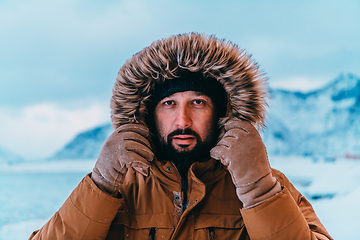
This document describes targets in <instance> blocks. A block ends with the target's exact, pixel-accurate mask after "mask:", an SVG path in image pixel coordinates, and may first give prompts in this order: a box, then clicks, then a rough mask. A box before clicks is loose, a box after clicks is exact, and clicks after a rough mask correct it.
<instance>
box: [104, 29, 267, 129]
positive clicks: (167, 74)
mask: <svg viewBox="0 0 360 240" xmlns="http://www.w3.org/2000/svg"><path fill="white" fill-rule="evenodd" d="M184 71H191V72H201V73H202V74H203V75H204V76H205V77H212V78H215V79H217V80H218V81H219V82H220V83H221V84H222V85H223V86H224V89H225V91H226V92H227V94H228V110H227V116H226V117H225V118H222V119H221V121H220V126H221V125H222V124H223V123H224V122H225V121H226V120H227V119H228V118H229V117H236V118H239V119H241V120H245V121H248V122H250V123H252V124H254V125H255V126H256V127H257V128H261V127H263V126H264V117H265V108H266V101H265V96H266V86H265V83H266V78H265V77H264V75H263V73H262V72H261V71H260V70H259V68H258V65H257V63H256V62H254V61H252V59H251V56H250V55H248V54H246V53H245V52H244V50H241V49H239V48H238V46H237V45H235V44H233V43H231V42H228V41H225V40H220V39H217V38H216V37H215V36H206V35H203V34H198V33H189V34H181V35H175V36H171V37H169V38H166V39H161V40H159V41H155V42H153V43H152V44H151V45H150V46H149V47H146V48H144V49H143V50H141V51H140V52H138V53H136V54H135V55H134V56H133V57H132V58H130V59H129V60H127V61H126V63H125V64H124V65H123V66H122V67H121V69H120V71H119V73H118V75H117V78H116V82H115V85H114V88H113V95H112V99H111V105H110V106H111V120H112V125H113V128H114V129H116V128H118V127H119V126H120V125H122V124H126V123H143V124H145V125H146V121H145V119H146V115H147V105H148V103H149V99H150V97H151V94H152V92H153V90H154V86H155V83H156V82H158V81H166V80H168V79H173V78H176V77H178V76H180V75H181V73H182V72H184Z"/></svg>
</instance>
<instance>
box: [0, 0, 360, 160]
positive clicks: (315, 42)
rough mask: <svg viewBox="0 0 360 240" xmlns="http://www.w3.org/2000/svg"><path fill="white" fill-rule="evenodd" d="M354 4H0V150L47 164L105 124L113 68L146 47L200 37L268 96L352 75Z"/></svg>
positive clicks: (358, 21) (358, 35)
mask: <svg viewBox="0 0 360 240" xmlns="http://www.w3.org/2000/svg"><path fill="white" fill-rule="evenodd" d="M359 12H360V2H359V1H356V0H353V1H350V0H341V1H340V0H339V1H325V0H311V1H310V0H303V1H285V0H284V1H276V0H273V1H265V0H263V1H260V0H255V1H239V0H238V1H235V0H233V1H231V0H225V1H214V0H201V1H194V0H182V1H176V0H167V1H166V0H153V1H150V0H125V1H115V0H111V1H110V0H109V1H101V2H100V1H94V0H90V1H89V0H87V1H85V0H77V1H76V0H54V1H45V0H27V1H25V0H24V1H21V0H12V1H10V0H0V146H2V147H6V148H7V149H10V150H11V151H13V152H15V153H18V154H20V155H22V156H23V157H25V158H41V157H46V156H49V155H51V154H52V153H54V152H55V151H56V150H58V149H60V148H61V147H62V146H63V145H64V144H65V143H66V142H67V141H69V140H71V138H73V137H74V136H75V135H76V134H77V133H78V132H79V131H82V130H85V129H88V128H89V127H93V126H96V125H98V124H102V123H105V122H108V121H109V119H110V114H109V99H110V95H111V89H112V86H113V84H114V81H115V77H116V74H117V72H118V70H119V68H120V67H121V65H122V64H123V63H124V62H125V61H126V60H127V59H128V58H130V57H131V56H132V54H134V53H136V52H138V51H140V50H141V49H142V48H144V47H146V46H148V45H149V44H150V43H151V42H153V41H155V40H158V39H160V38H164V37H168V36H170V35H173V34H178V33H184V32H191V31H196V32H201V33H206V34H215V35H216V36H217V37H219V38H225V39H227V40H230V41H232V42H234V43H236V44H238V45H239V46H240V47H241V48H244V49H246V51H247V52H248V53H250V54H252V55H253V58H254V59H255V60H256V61H257V62H258V63H259V65H260V67H261V68H262V69H263V70H264V71H265V72H266V73H267V76H268V77H269V85H270V86H271V87H281V88H287V89H293V90H300V91H308V90H311V89H315V88H318V87H321V86H323V85H324V84H326V83H327V82H329V81H331V80H333V79H334V78H336V77H337V76H338V75H339V74H341V73H348V72H351V73H353V74H355V75H357V76H359V75H360V64H359V63H360V30H359V26H360V16H359Z"/></svg>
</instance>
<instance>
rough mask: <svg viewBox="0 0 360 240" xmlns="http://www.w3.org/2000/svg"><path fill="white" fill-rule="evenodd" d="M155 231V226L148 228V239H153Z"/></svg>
mask: <svg viewBox="0 0 360 240" xmlns="http://www.w3.org/2000/svg"><path fill="white" fill-rule="evenodd" d="M155 232H156V228H153V227H152V228H150V232H149V240H154V239H155Z"/></svg>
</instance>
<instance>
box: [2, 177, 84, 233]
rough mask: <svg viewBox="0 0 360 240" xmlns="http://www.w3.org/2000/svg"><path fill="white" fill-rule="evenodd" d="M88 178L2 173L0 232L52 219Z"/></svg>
mask: <svg viewBox="0 0 360 240" xmlns="http://www.w3.org/2000/svg"><path fill="white" fill-rule="evenodd" d="M85 175H86V173H79V172H76V173H71V172H70V173H16V172H11V173H4V172H1V173H0V229H1V228H2V227H3V226H5V225H11V224H17V223H19V222H26V221H30V220H39V219H49V218H50V217H51V216H52V215H53V214H54V213H55V212H56V211H57V210H58V209H59V208H60V207H61V205H62V204H63V203H64V201H65V200H66V198H67V197H68V196H69V195H70V193H71V191H72V190H73V189H74V188H75V187H76V186H77V184H78V183H79V182H80V181H81V179H82V178H83V177H84V176H85ZM34 230H35V229H34Z"/></svg>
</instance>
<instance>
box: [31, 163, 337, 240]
mask: <svg viewBox="0 0 360 240" xmlns="http://www.w3.org/2000/svg"><path fill="white" fill-rule="evenodd" d="M188 174H189V179H188V186H189V187H188V191H187V195H188V196H187V198H188V200H189V201H188V203H189V204H188V206H187V208H186V210H185V212H184V213H183V214H182V215H181V212H182V197H183V196H182V195H181V181H180V175H179V173H178V171H177V170H176V169H175V167H174V166H173V165H172V164H171V163H169V162H167V163H161V162H159V161H157V160H156V161H155V162H154V163H152V165H151V171H150V175H149V177H144V176H143V175H142V174H140V173H138V172H136V171H134V170H132V169H130V170H129V172H128V174H127V175H126V179H125V181H124V184H123V186H122V188H121V193H122V195H123V198H121V199H116V198H112V197H110V196H109V195H107V194H105V193H103V192H102V191H101V190H99V189H98V188H97V186H96V185H95V184H94V183H93V181H92V180H91V179H90V177H89V176H86V177H85V178H84V179H83V181H82V182H81V183H80V184H79V186H78V187H77V188H76V189H75V190H74V191H73V192H72V193H71V195H70V197H69V198H68V199H67V200H66V202H65V203H64V205H63V206H62V207H61V208H60V210H59V211H58V212H57V213H56V214H55V215H54V216H53V217H52V218H51V219H50V221H49V222H47V223H46V224H45V226H44V227H43V228H42V229H40V231H38V232H34V233H33V235H32V236H31V237H30V239H32V240H37V239H111V240H112V239H114V240H115V239H117V240H118V239H199V240H202V239H204V240H205V239H215V240H216V239H244V240H245V239H274V240H275V239H276V240H280V239H287V240H288V239H301V240H305V239H331V238H330V236H329V234H328V233H327V231H326V230H325V228H324V226H323V225H322V224H321V223H320V221H319V219H318V218H317V216H316V214H315V212H314V210H313V208H312V207H311V205H310V203H309V202H308V201H307V200H306V199H305V198H304V197H303V196H302V195H301V194H300V193H299V192H298V191H297V190H296V189H295V188H294V187H293V185H292V184H291V183H290V182H289V180H288V179H287V178H286V177H285V176H284V175H283V174H282V173H280V172H279V171H277V170H273V175H274V176H276V177H277V178H278V179H279V181H280V183H281V185H282V187H283V190H282V191H281V192H280V193H278V194H277V195H275V196H274V197H272V198H270V199H268V200H267V201H266V202H264V203H262V204H261V205H259V206H257V207H255V208H252V209H247V210H242V209H241V207H242V204H241V202H240V201H239V199H238V198H237V196H236V193H235V187H234V185H233V184H232V180H231V177H230V175H229V173H228V172H227V171H225V170H222V168H221V167H220V166H219V162H218V161H215V160H213V159H211V160H209V161H208V162H205V163H195V164H193V165H192V167H191V169H190V170H189V173H188Z"/></svg>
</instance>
